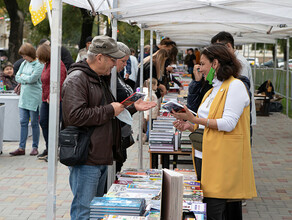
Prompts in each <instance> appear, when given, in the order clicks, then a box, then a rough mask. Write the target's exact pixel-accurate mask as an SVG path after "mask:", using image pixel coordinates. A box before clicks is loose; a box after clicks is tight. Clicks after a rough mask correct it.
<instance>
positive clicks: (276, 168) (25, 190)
mask: <svg viewBox="0 0 292 220" xmlns="http://www.w3.org/2000/svg"><path fill="white" fill-rule="evenodd" d="M134 118H135V119H136V120H137V118H138V117H137V115H135V116H134ZM136 124H137V123H136ZM134 131H137V125H135V127H134ZM15 132H19V131H15ZM135 138H136V135H135ZM31 143H32V141H31V138H29V139H28V142H27V152H26V155H25V156H18V157H10V156H9V152H10V151H13V150H15V149H16V148H17V147H18V143H17V142H4V146H3V154H2V155H0V220H24V219H38V220H39V219H41V220H42V219H46V201H47V163H46V162H44V161H40V160H37V158H36V157H33V156H29V153H30V150H31ZM43 149H44V141H43V139H42V138H41V140H40V152H42V150H43ZM143 150H144V154H143V167H144V168H149V155H148V153H147V151H148V149H147V146H145V147H144V149H143ZM252 153H253V163H254V170H255V177H256V184H257V191H258V198H255V199H253V200H248V201H247V206H246V207H244V208H243V213H244V214H243V215H244V219H245V220H264V219H265V220H268V219H272V220H276V219H277V220H289V219H291V220H292V120H291V119H288V118H287V117H286V116H285V115H282V114H280V113H273V114H272V115H271V116H270V117H258V118H257V125H256V126H255V127H254V145H253V148H252ZM124 167H132V168H137V167H138V149H137V146H136V145H134V146H132V147H130V148H129V149H128V160H127V161H126V163H125V164H124ZM180 167H186V165H180ZM187 167H188V168H190V166H187ZM68 174H69V171H68V168H67V167H65V166H63V165H61V164H60V163H59V164H58V169H57V175H58V176H57V191H56V216H57V219H70V211H69V210H70V203H71V201H72V194H71V191H70V187H69V183H68Z"/></svg>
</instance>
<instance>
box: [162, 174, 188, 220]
mask: <svg viewBox="0 0 292 220" xmlns="http://www.w3.org/2000/svg"><path fill="white" fill-rule="evenodd" d="M162 172H163V173H162V195H161V219H168V220H178V219H182V211H183V208H182V206H183V175H182V174H180V173H178V172H175V171H173V170H168V169H163V170H162Z"/></svg>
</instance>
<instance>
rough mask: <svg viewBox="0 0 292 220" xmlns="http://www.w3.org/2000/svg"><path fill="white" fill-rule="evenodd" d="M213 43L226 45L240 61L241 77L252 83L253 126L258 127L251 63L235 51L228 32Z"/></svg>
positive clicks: (214, 39)
mask: <svg viewBox="0 0 292 220" xmlns="http://www.w3.org/2000/svg"><path fill="white" fill-rule="evenodd" d="M211 43H212V44H214V43H223V44H225V45H226V46H227V47H228V49H229V50H230V51H231V52H233V53H234V55H235V56H236V58H237V59H238V60H239V61H240V63H241V65H242V68H241V71H240V75H242V76H246V77H247V78H248V79H249V81H250V92H251V120H252V121H251V125H252V126H253V125H256V108H255V102H254V85H253V77H252V71H251V68H250V65H249V62H248V61H247V60H246V59H245V58H244V57H243V56H242V55H241V54H240V53H239V52H238V51H237V50H235V49H234V39H233V37H232V35H231V34H230V33H228V32H225V31H222V32H219V33H218V34H216V35H215V36H214V37H213V38H212V40H211Z"/></svg>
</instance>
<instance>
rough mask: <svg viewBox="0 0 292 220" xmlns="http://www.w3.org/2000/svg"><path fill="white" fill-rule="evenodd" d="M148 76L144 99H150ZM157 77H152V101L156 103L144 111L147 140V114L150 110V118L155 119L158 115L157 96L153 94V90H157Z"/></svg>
mask: <svg viewBox="0 0 292 220" xmlns="http://www.w3.org/2000/svg"><path fill="white" fill-rule="evenodd" d="M150 83H151V81H150V78H149V79H147V80H146V86H147V88H148V94H147V95H146V96H145V98H144V101H150V97H151V96H150V91H151V90H150ZM157 84H158V82H157V79H154V78H153V79H152V100H151V101H153V102H155V103H157V105H156V106H155V107H154V108H152V109H151V110H147V111H145V112H144V119H145V120H146V122H147V132H146V135H147V140H149V130H150V129H149V114H150V111H151V113H152V115H151V117H152V120H154V119H157V116H158V115H159V103H158V99H157V96H156V95H155V91H156V90H157Z"/></svg>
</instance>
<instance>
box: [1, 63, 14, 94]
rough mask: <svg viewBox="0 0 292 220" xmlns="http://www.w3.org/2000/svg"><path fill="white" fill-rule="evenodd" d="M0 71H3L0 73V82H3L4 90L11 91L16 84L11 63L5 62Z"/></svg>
mask: <svg viewBox="0 0 292 220" xmlns="http://www.w3.org/2000/svg"><path fill="white" fill-rule="evenodd" d="M2 69H3V71H2V72H1V73H0V81H1V80H2V81H3V85H4V86H6V90H13V89H14V88H15V87H16V86H17V82H16V81H15V75H14V71H13V65H12V63H10V62H9V61H7V62H6V63H4V64H3V65H2Z"/></svg>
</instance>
